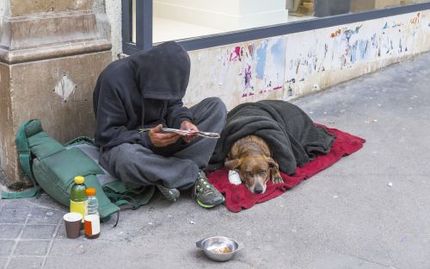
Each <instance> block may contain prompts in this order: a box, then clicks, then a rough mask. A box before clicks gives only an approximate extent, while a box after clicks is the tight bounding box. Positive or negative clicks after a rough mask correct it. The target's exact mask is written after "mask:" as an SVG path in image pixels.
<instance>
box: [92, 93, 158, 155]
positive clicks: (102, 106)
mask: <svg viewBox="0 0 430 269" xmlns="http://www.w3.org/2000/svg"><path fill="white" fill-rule="evenodd" d="M96 122H97V127H96V142H97V144H98V145H99V146H101V147H103V146H105V145H108V144H110V145H119V144H122V143H139V144H142V145H143V146H144V147H148V148H149V147H150V146H151V145H152V144H151V140H150V139H149V135H148V133H147V132H145V133H140V132H139V130H129V129H128V128H127V124H128V122H129V119H128V117H127V113H126V110H125V108H124V107H123V102H122V101H121V99H120V97H119V96H118V94H117V91H115V90H112V89H109V90H105V91H103V93H102V94H100V95H99V100H98V107H97V113H96Z"/></svg>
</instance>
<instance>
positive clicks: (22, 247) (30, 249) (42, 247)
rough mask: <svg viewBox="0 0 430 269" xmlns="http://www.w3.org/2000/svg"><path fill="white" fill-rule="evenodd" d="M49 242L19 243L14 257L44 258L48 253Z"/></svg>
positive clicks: (30, 241) (31, 241) (32, 241)
mask: <svg viewBox="0 0 430 269" xmlns="http://www.w3.org/2000/svg"><path fill="white" fill-rule="evenodd" d="M49 242H50V241H49V240H29V241H19V242H18V245H17V246H16V249H15V252H14V255H15V256H19V255H26V256H43V255H46V253H47V252H48V246H49Z"/></svg>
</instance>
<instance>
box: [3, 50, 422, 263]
mask: <svg viewBox="0 0 430 269" xmlns="http://www.w3.org/2000/svg"><path fill="white" fill-rule="evenodd" d="M429 62H430V54H429V53H427V54H424V55H420V56H418V57H417V58H415V59H413V60H410V61H406V62H404V63H401V64H398V65H394V66H391V67H389V68H386V69H385V70H383V71H380V72H378V73H375V74H371V75H368V76H363V77H361V78H359V79H356V80H354V81H351V82H348V83H344V84H341V85H338V86H336V87H334V88H332V89H330V90H328V91H324V92H322V93H319V94H315V95H313V96H308V97H306V98H302V99H300V100H296V101H295V102H294V103H296V104H298V105H299V106H300V107H302V108H303V109H304V110H305V111H306V112H308V113H309V115H310V116H311V117H312V118H313V119H314V120H315V121H316V122H320V123H322V124H326V125H328V126H331V127H335V128H338V129H341V130H344V131H346V132H350V133H352V134H355V135H358V136H361V137H363V138H365V139H366V140H367V142H366V144H365V146H364V148H363V149H362V150H360V151H358V152H357V153H355V154H353V155H351V156H349V157H346V158H344V159H342V160H341V161H339V162H338V163H336V164H335V165H334V166H332V167H331V168H329V169H327V170H325V171H323V172H321V173H319V174H317V175H316V176H314V177H312V178H311V179H309V180H307V181H306V182H303V183H302V184H300V185H299V186H298V187H296V188H294V189H293V190H290V191H288V192H286V193H285V194H284V195H282V196H280V197H278V198H276V199H274V200H271V201H268V202H266V203H263V204H259V205H256V206H255V207H253V208H251V209H249V210H245V211H242V212H240V213H236V214H235V213H231V212H229V211H227V210H226V208H225V207H224V206H221V207H218V208H216V209H213V210H204V209H202V208H200V207H198V206H197V205H196V204H195V203H194V202H193V201H192V200H191V199H190V197H189V193H184V194H182V196H181V199H180V200H179V201H178V202H177V203H174V204H170V203H168V202H166V201H165V200H163V199H162V198H161V197H159V196H157V197H156V198H155V199H154V200H153V201H152V202H151V203H150V204H149V205H148V206H145V207H142V208H140V209H139V210H136V211H125V212H122V213H121V220H120V223H119V225H118V227H117V228H112V224H113V223H107V224H105V225H103V226H102V234H101V236H100V238H99V239H96V240H87V239H85V238H84V237H80V238H79V239H75V240H71V239H66V238H65V236H64V228H63V225H62V220H61V217H62V215H63V213H64V212H65V211H66V208H63V207H62V206H59V205H58V204H56V203H55V202H53V201H52V200H51V199H50V198H49V197H47V196H46V195H43V196H42V197H41V198H40V199H29V200H15V201H5V200H1V201H0V268H1V267H3V268H41V267H42V268H55V269H57V268H154V269H155V268H235V269H236V268H238V269H240V268H315V269H324V268H327V269H333V268H348V269H349V268H375V269H382V268H398V269H400V268H401V269H407V268H411V269H412V268H413V269H421V268H422V269H426V268H430V259H429V253H430V178H429V175H430V165H429V164H428V163H427V162H428V161H429V160H430V91H429V90H430V88H429V85H430V68H429V64H428V63H429ZM211 235H226V236H230V237H233V238H235V239H237V240H238V241H240V242H243V243H244V245H245V248H244V249H243V251H242V252H241V253H239V254H238V255H237V256H236V257H235V258H234V259H233V260H231V261H229V262H226V263H216V262H212V261H209V260H207V259H206V258H205V257H204V256H203V254H202V253H201V252H199V251H197V249H196V247H195V242H196V241H197V240H199V239H201V238H204V237H207V236H211Z"/></svg>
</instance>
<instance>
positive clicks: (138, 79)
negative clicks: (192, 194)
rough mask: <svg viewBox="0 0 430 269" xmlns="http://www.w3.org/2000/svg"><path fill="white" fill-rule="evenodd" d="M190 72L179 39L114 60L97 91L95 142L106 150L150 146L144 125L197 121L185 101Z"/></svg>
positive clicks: (173, 124)
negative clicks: (177, 41) (129, 146)
mask: <svg viewBox="0 0 430 269" xmlns="http://www.w3.org/2000/svg"><path fill="white" fill-rule="evenodd" d="M189 75H190V59H189V56H188V54H187V52H186V51H185V50H184V49H183V48H182V47H181V46H179V45H178V44H176V43H175V42H167V43H163V44H161V45H159V46H156V47H154V48H152V49H151V50H149V51H147V52H140V53H136V54H133V55H131V56H130V57H127V58H124V59H121V60H118V61H115V62H112V63H111V64H109V65H108V66H107V67H106V69H105V70H103V72H102V73H101V74H100V76H99V78H98V80H97V84H96V87H95V89H94V94H93V105H94V113H95V116H96V133H95V142H96V144H97V145H98V146H100V147H101V149H102V151H105V150H109V149H110V148H112V147H115V146H117V145H120V144H123V143H132V144H135V143H138V144H141V145H142V146H144V147H146V148H151V147H152V144H151V141H150V139H149V136H148V133H147V132H144V133H140V132H139V129H140V128H144V127H153V126H155V125H157V124H160V123H161V124H163V125H164V126H168V127H172V128H179V127H180V124H181V122H182V121H184V120H190V121H192V114H191V112H190V111H189V110H188V108H186V107H184V106H183V103H182V98H183V97H184V95H185V91H186V88H187V85H188V79H189Z"/></svg>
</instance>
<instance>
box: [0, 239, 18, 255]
mask: <svg viewBox="0 0 430 269" xmlns="http://www.w3.org/2000/svg"><path fill="white" fill-rule="evenodd" d="M14 244H15V241H14V240H0V256H9V255H10V254H11V252H12V247H13V245H14Z"/></svg>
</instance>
